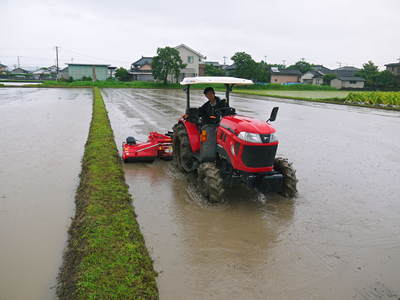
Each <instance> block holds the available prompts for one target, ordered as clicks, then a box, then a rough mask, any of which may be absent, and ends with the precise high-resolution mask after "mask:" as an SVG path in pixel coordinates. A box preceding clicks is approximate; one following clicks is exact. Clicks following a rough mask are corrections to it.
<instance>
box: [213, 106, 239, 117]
mask: <svg viewBox="0 0 400 300" xmlns="http://www.w3.org/2000/svg"><path fill="white" fill-rule="evenodd" d="M215 113H216V114H217V115H220V116H229V115H234V114H235V113H236V110H235V109H234V108H233V107H229V106H226V107H220V108H216V109H215Z"/></svg>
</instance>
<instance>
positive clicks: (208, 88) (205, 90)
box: [204, 86, 215, 95]
mask: <svg viewBox="0 0 400 300" xmlns="http://www.w3.org/2000/svg"><path fill="white" fill-rule="evenodd" d="M208 92H213V94H215V91H214V89H213V88H212V87H211V86H209V87H206V88H205V89H204V95H205V94H207V93H208Z"/></svg>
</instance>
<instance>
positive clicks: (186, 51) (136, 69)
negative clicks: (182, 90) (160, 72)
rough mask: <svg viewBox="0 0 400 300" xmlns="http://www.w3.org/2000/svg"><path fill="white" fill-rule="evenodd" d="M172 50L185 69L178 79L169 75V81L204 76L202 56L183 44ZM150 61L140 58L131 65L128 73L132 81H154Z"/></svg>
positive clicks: (147, 58)
mask: <svg viewBox="0 0 400 300" xmlns="http://www.w3.org/2000/svg"><path fill="white" fill-rule="evenodd" d="M174 48H175V49H176V50H178V52H179V56H180V58H181V60H182V63H184V64H185V65H186V67H185V68H183V69H181V71H180V74H179V77H178V78H174V76H172V75H169V76H168V80H169V81H171V82H172V81H175V80H178V81H181V80H182V79H183V78H185V77H193V76H199V74H204V65H203V63H202V60H203V59H205V58H206V57H205V56H204V55H202V54H201V53H199V52H197V51H195V50H193V49H192V48H190V47H188V46H186V45H185V44H181V45H179V46H176V47H174ZM152 61H153V57H144V56H142V58H140V59H139V60H137V61H135V62H134V63H132V64H131V69H130V71H129V73H130V74H131V75H132V79H133V80H141V81H154V77H153V73H152V67H151V64H152Z"/></svg>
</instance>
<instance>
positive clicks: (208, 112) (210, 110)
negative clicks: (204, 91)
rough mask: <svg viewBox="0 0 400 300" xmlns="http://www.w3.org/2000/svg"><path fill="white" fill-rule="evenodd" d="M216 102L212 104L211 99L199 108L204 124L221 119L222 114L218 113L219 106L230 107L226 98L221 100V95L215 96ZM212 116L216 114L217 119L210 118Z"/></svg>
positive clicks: (214, 122)
mask: <svg viewBox="0 0 400 300" xmlns="http://www.w3.org/2000/svg"><path fill="white" fill-rule="evenodd" d="M215 99H216V103H215V105H214V106H212V105H211V103H210V101H207V102H206V103H204V104H203V105H202V106H201V107H200V108H199V116H200V117H201V122H202V124H217V123H219V121H220V116H219V115H217V114H216V112H215V110H216V109H217V108H222V107H228V104H227V103H226V101H225V100H221V99H220V98H219V97H215ZM210 116H216V119H210Z"/></svg>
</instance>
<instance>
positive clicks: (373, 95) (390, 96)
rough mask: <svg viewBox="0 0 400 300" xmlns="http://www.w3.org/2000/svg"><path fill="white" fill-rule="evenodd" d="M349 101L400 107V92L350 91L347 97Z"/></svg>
mask: <svg viewBox="0 0 400 300" xmlns="http://www.w3.org/2000/svg"><path fill="white" fill-rule="evenodd" d="M346 101H347V102H349V103H367V104H370V105H379V106H397V107H400V92H361V93H350V94H349V95H348V96H347V97H346Z"/></svg>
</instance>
